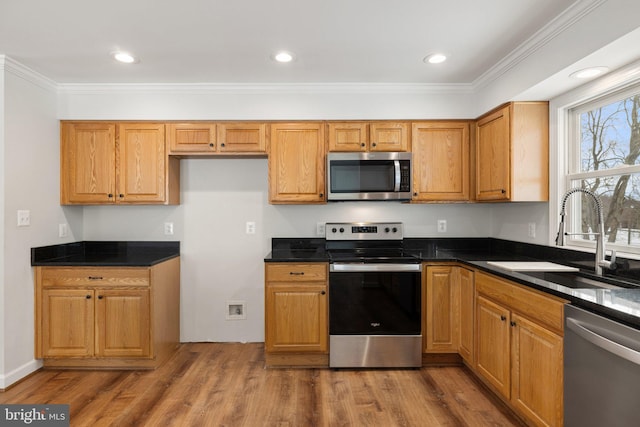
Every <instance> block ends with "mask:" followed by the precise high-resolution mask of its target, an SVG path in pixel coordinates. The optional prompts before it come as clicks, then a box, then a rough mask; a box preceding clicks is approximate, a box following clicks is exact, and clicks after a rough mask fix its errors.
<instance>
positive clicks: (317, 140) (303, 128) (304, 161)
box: [269, 122, 326, 204]
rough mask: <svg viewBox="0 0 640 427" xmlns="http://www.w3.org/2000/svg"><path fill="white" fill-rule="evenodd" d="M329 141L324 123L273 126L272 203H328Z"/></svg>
mask: <svg viewBox="0 0 640 427" xmlns="http://www.w3.org/2000/svg"><path fill="white" fill-rule="evenodd" d="M324 172H325V140H324V126H323V124H322V123H319V122H318V123H277V124H272V125H271V143H270V148H269V202H270V203H274V204H277V203H289V204H295V203H309V204H312V203H325V202H326V197H325V175H324Z"/></svg>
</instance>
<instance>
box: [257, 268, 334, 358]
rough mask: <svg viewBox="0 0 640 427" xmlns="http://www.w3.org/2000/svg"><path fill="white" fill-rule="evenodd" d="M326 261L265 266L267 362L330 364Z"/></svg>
mask: <svg viewBox="0 0 640 427" xmlns="http://www.w3.org/2000/svg"><path fill="white" fill-rule="evenodd" d="M327 268H328V266H327V264H326V263H313V264H298V263H292V264H288V263H268V264H266V265H265V351H266V354H267V364H268V365H305V366H326V365H327V364H328V340H329V329H328V326H329V324H328V295H327Z"/></svg>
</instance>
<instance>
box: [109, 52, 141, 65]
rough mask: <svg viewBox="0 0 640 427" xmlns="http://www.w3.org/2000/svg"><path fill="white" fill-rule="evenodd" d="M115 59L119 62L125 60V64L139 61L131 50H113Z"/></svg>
mask: <svg viewBox="0 0 640 427" xmlns="http://www.w3.org/2000/svg"><path fill="white" fill-rule="evenodd" d="M112 55H113V59H115V60H116V61H118V62H124V63H125V64H133V63H134V62H138V59H137V58H136V57H135V56H133V55H131V54H130V53H129V52H122V51H118V52H113V53H112Z"/></svg>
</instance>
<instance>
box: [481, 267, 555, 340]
mask: <svg viewBox="0 0 640 427" xmlns="http://www.w3.org/2000/svg"><path fill="white" fill-rule="evenodd" d="M476 291H477V292H478V294H482V295H484V296H485V297H488V298H490V299H492V300H493V301H496V302H498V303H501V304H504V305H506V306H508V307H509V308H510V309H512V310H515V311H517V312H520V314H523V315H525V316H526V317H528V318H529V319H531V320H535V321H536V322H538V323H540V324H541V325H544V326H546V327H548V328H550V329H551V330H553V331H555V332H557V333H559V334H560V335H563V330H564V323H563V322H564V320H563V319H564V304H565V303H566V302H567V301H564V300H562V299H560V298H556V297H554V296H551V295H544V294H541V293H539V292H537V291H535V290H529V289H525V288H524V287H523V286H521V285H518V284H516V283H512V282H508V281H505V280H502V279H499V278H497V277H494V276H490V275H487V274H484V273H478V274H477V275H476Z"/></svg>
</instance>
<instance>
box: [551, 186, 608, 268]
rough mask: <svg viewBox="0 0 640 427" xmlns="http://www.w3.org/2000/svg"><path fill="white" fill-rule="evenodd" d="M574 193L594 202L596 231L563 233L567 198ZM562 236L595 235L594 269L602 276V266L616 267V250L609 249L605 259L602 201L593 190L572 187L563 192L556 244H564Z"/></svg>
mask: <svg viewBox="0 0 640 427" xmlns="http://www.w3.org/2000/svg"><path fill="white" fill-rule="evenodd" d="M575 193H584V194H586V195H588V196H590V197H591V198H592V199H593V201H594V202H595V204H596V210H597V213H598V232H597V233H565V231H564V216H565V207H566V204H567V199H568V198H569V196H571V195H572V194H575ZM564 236H596V262H595V269H596V274H597V275H598V276H602V268H603V267H604V268H609V269H615V268H616V251H613V250H612V251H611V260H610V261H607V260H606V259H605V255H606V249H605V247H604V220H603V214H602V201H601V200H600V198H599V197H598V196H597V195H596V194H595V193H594V192H593V191H590V190H587V189H584V188H572V189H570V190H569V191H567V192H566V193H565V194H564V197H563V198H562V209H561V210H560V226H559V227H558V235H557V236H556V245H558V246H564Z"/></svg>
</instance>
